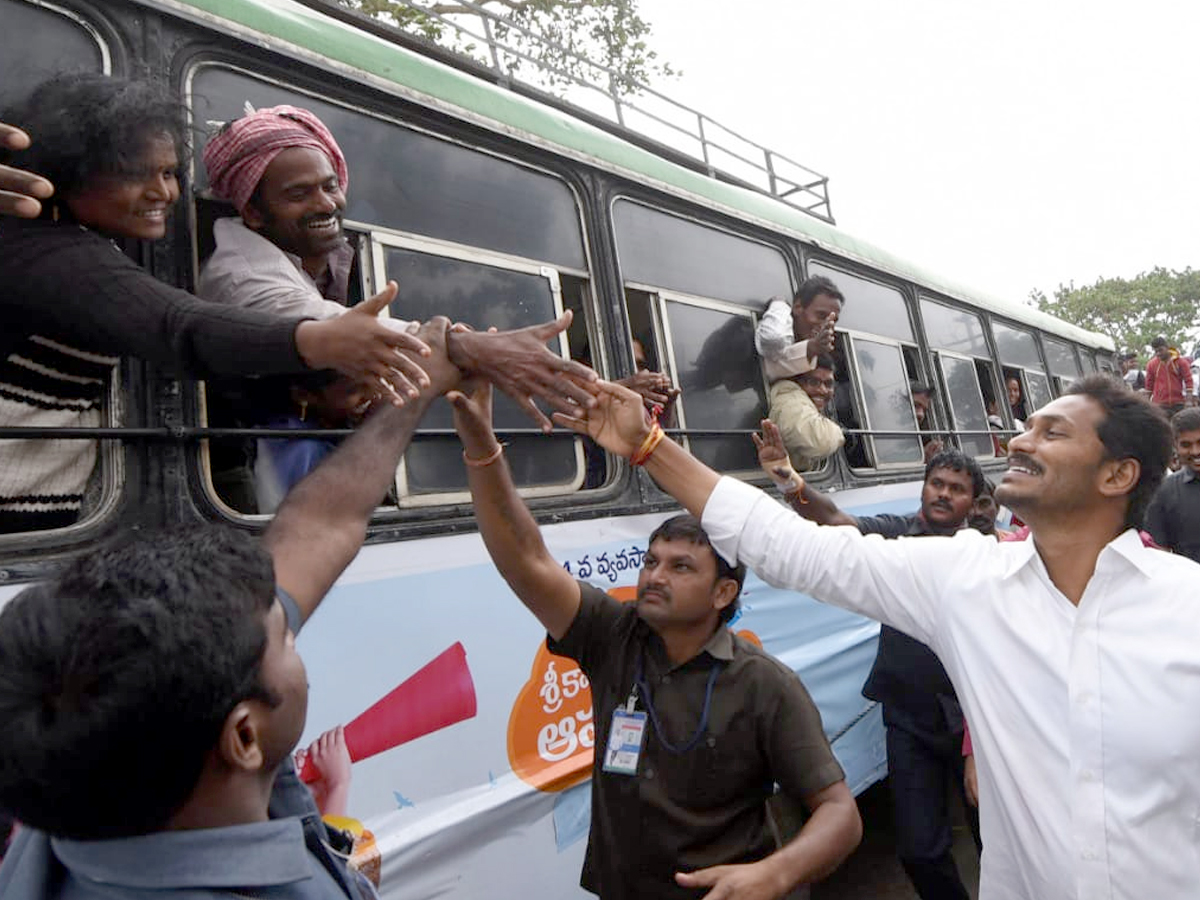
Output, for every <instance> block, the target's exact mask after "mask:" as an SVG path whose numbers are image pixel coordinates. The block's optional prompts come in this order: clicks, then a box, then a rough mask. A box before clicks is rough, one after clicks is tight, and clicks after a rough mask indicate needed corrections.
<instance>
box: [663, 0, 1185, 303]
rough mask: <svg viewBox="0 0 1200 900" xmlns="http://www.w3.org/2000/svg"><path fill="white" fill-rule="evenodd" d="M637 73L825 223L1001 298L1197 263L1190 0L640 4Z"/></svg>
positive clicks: (674, 0)
mask: <svg viewBox="0 0 1200 900" xmlns="http://www.w3.org/2000/svg"><path fill="white" fill-rule="evenodd" d="M640 8H641V11H642V14H643V16H644V18H646V19H647V20H648V21H649V22H650V23H651V24H652V25H653V28H654V34H653V38H652V40H651V44H652V46H653V47H654V48H655V49H656V50H657V51H658V52H659V54H660V56H661V57H662V58H663V59H666V60H668V61H670V62H671V63H672V65H674V66H676V67H678V68H680V69H682V70H683V73H684V74H683V76H682V77H681V78H679V79H676V80H674V81H666V82H659V83H658V84H657V85H656V86H658V87H661V88H662V89H663V90H664V92H666V93H669V94H670V95H672V96H673V97H676V98H677V99H678V100H680V101H681V102H683V103H686V104H688V105H689V106H694V107H696V108H698V109H700V110H701V111H703V112H705V113H707V114H709V115H711V116H712V117H713V118H714V119H716V120H718V121H720V122H722V123H725V124H728V125H729V126H730V127H732V128H734V129H735V130H738V131H741V132H742V133H743V134H745V135H746V136H747V137H749V138H752V139H754V140H756V141H758V142H759V143H762V144H766V145H767V146H769V147H771V148H772V149H775V150H778V151H780V152H782V153H784V154H785V155H787V156H790V157H792V158H793V159H795V160H797V161H799V162H802V163H804V164H806V165H808V166H811V167H812V168H814V169H817V170H818V171H820V172H822V173H823V174H825V175H828V176H829V178H830V198H831V202H832V207H833V212H834V215H835V217H836V218H837V221H838V224H839V225H840V226H841V227H843V228H845V229H846V230H848V231H850V232H853V233H855V234H857V235H860V236H862V237H864V238H867V239H870V240H871V241H873V242H874V243H876V244H879V245H881V246H883V247H884V248H886V249H888V250H890V251H892V252H894V253H897V254H899V255H901V256H904V257H907V258H909V259H911V260H912V261H913V262H916V263H919V264H922V265H924V266H927V267H929V268H932V269H934V270H937V271H940V272H943V273H945V274H946V275H949V276H953V277H955V278H958V279H960V280H962V281H964V282H965V283H967V284H969V285H972V286H976V287H979V288H981V289H984V290H986V291H988V292H989V293H995V294H999V295H1002V296H1006V297H1008V298H1010V299H1013V300H1022V299H1024V298H1025V297H1026V295H1027V294H1028V293H1029V291H1030V289H1031V288H1034V287H1040V288H1042V289H1043V290H1045V291H1046V292H1047V293H1049V292H1051V291H1052V290H1053V289H1054V288H1055V287H1056V286H1057V285H1058V284H1059V283H1063V282H1069V281H1072V280H1073V281H1074V282H1075V283H1076V284H1077V285H1082V284H1090V283H1092V282H1094V281H1095V280H1096V279H1097V278H1098V277H1101V276H1105V277H1109V276H1133V275H1136V274H1137V273H1139V272H1141V271H1144V270H1146V269H1149V268H1152V267H1154V266H1155V265H1163V266H1167V267H1169V268H1183V267H1185V266H1188V265H1200V235H1198V234H1197V231H1198V229H1197V227H1196V225H1195V224H1194V223H1195V222H1196V221H1197V220H1198V219H1200V178H1198V177H1197V174H1198V169H1200V102H1198V97H1197V94H1200V50H1198V48H1200V4H1197V3H1188V2H1185V0H1175V2H1163V0H1142V2H1140V3H1121V4H1117V3H1114V2H1111V0H1092V2H1075V0H1069V2H1066V0H1062V2H1060V0H1043V2H1039V3H1032V2H1025V0H1020V2H1008V3H971V2H965V0H957V2H951V0H895V2H887V0H869V2H850V0H820V2H816V0H640Z"/></svg>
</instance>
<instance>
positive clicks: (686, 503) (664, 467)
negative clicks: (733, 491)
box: [646, 439, 721, 516]
mask: <svg viewBox="0 0 1200 900" xmlns="http://www.w3.org/2000/svg"><path fill="white" fill-rule="evenodd" d="M646 473H647V474H648V475H649V476H650V477H651V478H653V479H654V481H655V483H657V484H658V486H659V487H661V488H662V489H663V490H664V491H666V492H667V493H668V494H670V495H671V496H672V497H674V498H675V499H676V500H678V501H679V503H680V504H681V505H682V506H683V507H684V508H685V509H686V510H687V511H688V512H690V513H692V515H695V516H700V515H701V514H702V513H703V512H704V506H705V504H706V503H708V498H709V495H711V494H712V492H713V488H715V487H716V486H717V482H718V481H720V480H721V476H720V475H718V474H717V473H716V472H714V471H713V470H712V469H710V468H709V467H708V466H706V465H705V464H704V463H702V462H700V460H698V459H696V457H694V456H692V455H691V454H690V453H688V452H687V451H686V450H684V449H683V448H682V447H681V446H679V445H678V444H676V443H675V442H674V441H672V440H666V439H664V440H663V441H662V442H661V443H659V445H658V447H657V449H655V451H654V453H652V454H651V455H650V458H649V459H648V460H647V461H646Z"/></svg>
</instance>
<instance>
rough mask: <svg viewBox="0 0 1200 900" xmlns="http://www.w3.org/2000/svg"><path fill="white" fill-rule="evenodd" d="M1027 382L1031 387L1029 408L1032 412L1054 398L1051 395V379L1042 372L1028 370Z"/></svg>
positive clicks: (1026, 374)
mask: <svg viewBox="0 0 1200 900" xmlns="http://www.w3.org/2000/svg"><path fill="white" fill-rule="evenodd" d="M1025 384H1026V385H1027V386H1028V388H1029V403H1028V404H1027V408H1028V410H1029V412H1030V413H1032V412H1034V411H1035V410H1039V409H1041V408H1042V407H1043V406H1045V405H1046V404H1047V403H1049V402H1050V401H1051V400H1052V399H1054V398H1053V397H1052V396H1051V395H1050V380H1049V379H1048V378H1047V377H1046V376H1045V375H1043V374H1042V373H1041V372H1026V373H1025Z"/></svg>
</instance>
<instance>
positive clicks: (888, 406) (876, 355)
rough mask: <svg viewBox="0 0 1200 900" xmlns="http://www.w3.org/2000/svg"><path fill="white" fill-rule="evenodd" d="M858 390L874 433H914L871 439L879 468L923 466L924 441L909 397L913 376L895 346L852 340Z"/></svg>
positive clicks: (868, 424)
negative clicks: (909, 465)
mask: <svg viewBox="0 0 1200 900" xmlns="http://www.w3.org/2000/svg"><path fill="white" fill-rule="evenodd" d="M850 346H851V353H852V355H853V357H854V363H855V372H856V375H857V379H856V381H857V388H858V391H859V397H860V399H861V401H862V407H863V409H864V410H865V412H866V427H867V429H869V430H872V431H911V432H912V433H913V437H911V438H908V437H903V436H901V435H896V436H887V437H875V436H868V438H867V442H868V446H869V447H871V448H872V449H873V454H872V455H873V457H874V462H875V465H878V466H887V465H897V464H912V463H919V462H920V461H921V458H922V448H921V441H920V439H919V438H918V437H917V418H916V414H915V413H914V412H913V405H912V398H911V396H910V395H909V376H908V372H907V370H906V369H905V367H904V357H903V355H902V353H901V351H900V348H899V347H898V346H897V345H895V344H885V343H882V342H879V341H872V340H869V339H866V338H852V339H851V341H850Z"/></svg>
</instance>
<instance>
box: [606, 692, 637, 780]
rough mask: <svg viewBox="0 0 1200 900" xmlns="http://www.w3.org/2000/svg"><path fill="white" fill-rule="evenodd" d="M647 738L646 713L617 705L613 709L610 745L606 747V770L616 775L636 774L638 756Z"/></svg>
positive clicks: (609, 737) (609, 734)
mask: <svg viewBox="0 0 1200 900" xmlns="http://www.w3.org/2000/svg"><path fill="white" fill-rule="evenodd" d="M645 740H646V714H645V713H644V712H636V711H633V712H631V711H629V710H626V709H622V708H621V707H617V708H616V710H614V711H613V717H612V728H611V729H609V732H608V746H607V747H605V749H604V766H603V769H604V771H605V772H612V773H613V774H615V775H636V774H637V767H638V757H640V756H641V755H642V744H643V742H644V741H645Z"/></svg>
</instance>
